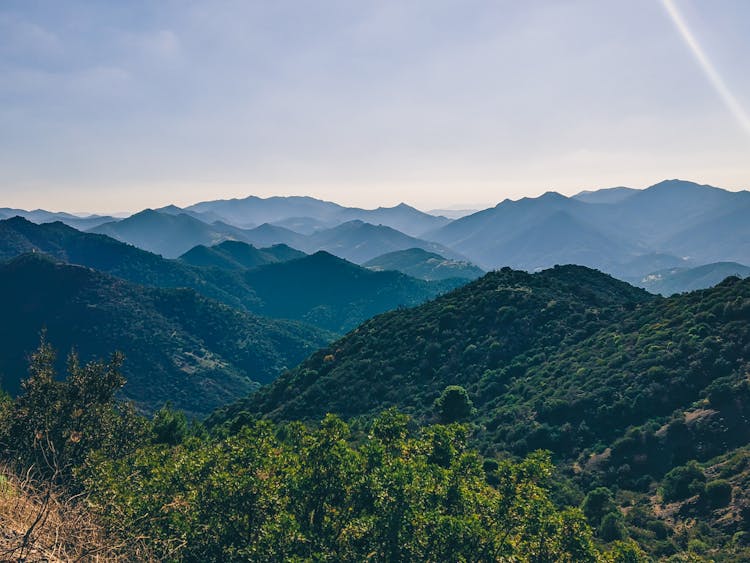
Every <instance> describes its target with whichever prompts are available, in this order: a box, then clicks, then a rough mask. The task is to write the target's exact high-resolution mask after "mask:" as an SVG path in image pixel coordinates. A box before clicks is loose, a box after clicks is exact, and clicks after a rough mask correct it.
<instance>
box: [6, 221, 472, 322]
mask: <svg viewBox="0 0 750 563" xmlns="http://www.w3.org/2000/svg"><path fill="white" fill-rule="evenodd" d="M185 217H187V216H185ZM189 219H191V220H192V218H189ZM402 236H405V235H402ZM29 252H38V253H43V254H47V255H49V256H52V257H54V258H56V259H57V260H61V261H65V262H68V263H71V264H76V265H82V266H87V267H89V268H94V269H96V270H99V271H101V272H104V273H108V274H111V275H113V276H117V277H119V278H122V279H124V280H127V281H130V282H133V283H137V284H142V285H147V286H154V287H160V288H184V287H187V288H191V289H193V290H195V291H196V292H198V293H200V294H202V295H204V296H205V297H209V298H211V299H215V300H217V301H221V302H223V303H225V304H227V305H229V306H232V307H235V308H240V309H243V310H245V311H248V312H250V313H256V314H263V315H267V316H271V317H276V318H286V319H291V320H299V321H302V320H304V321H306V322H313V323H315V324H316V326H318V327H319V328H321V329H324V330H328V331H333V332H339V333H343V332H346V331H348V330H350V329H352V328H354V327H355V326H356V325H357V324H359V323H361V322H362V321H364V320H365V319H367V318H369V317H370V316H372V315H375V314H378V313H382V312H384V311H387V310H390V309H393V308H396V307H399V306H411V305H416V304H419V303H422V302H423V301H426V300H428V299H430V298H432V297H435V296H436V295H439V294H441V293H444V292H445V291H447V290H450V289H453V288H454V287H456V286H457V285H460V284H461V283H463V282H462V281H461V280H459V279H454V280H445V281H424V280H419V279H415V278H412V277H409V276H406V275H404V274H401V273H397V272H373V271H371V270H368V269H366V268H362V267H360V266H357V265H355V264H352V263H349V262H347V261H345V260H342V259H337V258H334V257H333V256H331V255H329V254H327V253H325V252H320V253H318V254H316V255H314V256H307V255H305V254H304V253H302V252H299V251H297V250H294V249H291V248H289V247H287V246H284V245H276V246H272V247H268V248H260V249H258V248H254V247H252V246H250V245H248V244H247V243H243V242H238V241H224V242H222V243H219V244H218V245H216V246H213V247H205V246H198V247H194V248H193V249H191V250H190V251H188V252H187V253H186V254H184V255H183V256H182V257H180V259H177V260H170V259H166V258H163V257H161V256H159V255H156V254H153V253H151V252H147V251H145V250H141V249H139V248H136V247H135V246H132V245H129V244H126V243H123V242H120V241H117V240H115V239H113V238H110V237H108V236H105V235H100V234H92V233H82V232H79V231H77V230H75V229H73V228H71V227H68V226H67V225H64V224H62V223H60V222H56V223H45V224H42V225H37V224H35V223H31V222H30V221H27V220H25V219H22V218H20V217H15V218H11V219H6V220H4V221H0V261H2V260H8V259H12V258H14V257H17V256H19V255H21V254H24V253H29ZM284 261H290V264H289V266H288V267H282V264H281V263H282V262H284ZM292 262H293V263H292ZM292 304H294V305H293V306H292Z"/></svg>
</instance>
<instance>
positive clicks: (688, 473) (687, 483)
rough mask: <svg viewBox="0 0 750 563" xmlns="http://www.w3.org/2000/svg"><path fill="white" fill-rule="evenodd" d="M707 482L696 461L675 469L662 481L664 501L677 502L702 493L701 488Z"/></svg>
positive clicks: (661, 490)
mask: <svg viewBox="0 0 750 563" xmlns="http://www.w3.org/2000/svg"><path fill="white" fill-rule="evenodd" d="M705 481H706V476H705V475H704V474H703V470H702V469H701V468H700V466H699V465H698V463H697V462H696V461H690V462H688V464H687V465H682V466H680V467H675V468H674V469H672V470H671V471H670V472H669V473H667V474H666V475H665V476H664V480H663V481H662V484H661V488H660V492H661V496H662V500H663V501H664V502H675V501H678V500H684V499H686V498H688V497H689V496H691V495H693V494H696V493H700V487H701V485H702V484H703V483H705Z"/></svg>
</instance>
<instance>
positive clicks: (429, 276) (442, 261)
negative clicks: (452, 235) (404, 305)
mask: <svg viewBox="0 0 750 563" xmlns="http://www.w3.org/2000/svg"><path fill="white" fill-rule="evenodd" d="M363 266H364V267H365V268H369V269H370V270H375V271H376V272H380V271H384V270H396V271H398V272H402V273H404V274H406V275H409V276H412V277H415V278H419V279H422V280H447V279H451V278H462V279H468V280H473V279H475V278H478V277H481V276H482V275H484V271H482V269H481V268H478V267H477V266H474V265H473V264H471V263H470V262H462V261H459V260H449V259H447V258H443V257H442V256H440V255H439V254H435V253H434V252H427V251H426V250H424V249H422V248H409V249H407V250H397V251H395V252H389V253H387V254H382V255H381V256H377V257H376V258H373V259H372V260H369V261H367V262H365V263H364V264H363Z"/></svg>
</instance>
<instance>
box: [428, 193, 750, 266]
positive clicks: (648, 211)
mask: <svg viewBox="0 0 750 563" xmlns="http://www.w3.org/2000/svg"><path fill="white" fill-rule="evenodd" d="M749 212H750V192H746V191H745V192H728V191H726V190H722V189H719V188H715V187H712V186H705V185H699V184H695V183H693V182H686V181H681V180H667V181H664V182H660V183H659V184H656V185H654V186H651V187H650V188H647V189H645V190H632V189H629V188H613V189H607V190H599V191H596V192H582V193H581V194H578V195H577V196H574V197H572V198H568V197H565V196H562V195H560V194H557V193H554V192H549V193H546V194H544V195H543V196H540V197H538V198H523V199H521V200H518V201H511V200H506V201H504V202H502V203H500V204H498V205H497V206H496V207H494V208H491V209H486V210H484V211H480V212H478V213H475V214H473V215H469V216H467V217H463V218H461V219H457V220H455V221H453V222H451V223H450V224H448V225H446V226H444V227H441V228H440V229H438V230H436V231H433V232H431V233H427V234H426V235H424V236H425V238H427V239H429V240H435V241H437V242H440V243H441V244H444V245H445V246H448V247H450V248H452V249H454V250H456V251H457V252H460V253H461V254H463V255H464V256H466V257H467V258H468V259H470V260H471V261H473V262H475V263H477V264H478V265H479V266H481V267H483V268H485V269H491V268H497V267H502V266H511V267H516V268H522V269H526V270H536V269H541V268H545V267H550V266H553V265H555V264H564V263H576V264H582V265H587V266H591V267H596V268H599V269H602V270H604V271H606V272H609V273H612V274H614V275H617V276H618V277H622V278H623V279H631V278H634V277H636V278H637V277H639V276H643V275H646V274H647V273H649V272H652V271H654V270H656V269H658V267H657V268H649V267H648V266H650V265H654V262H653V260H654V259H658V260H661V264H663V265H665V266H666V267H670V265H671V266H678V265H680V264H681V265H683V266H691V265H692V266H694V265H699V264H700V263H707V262H717V261H737V262H740V263H743V262H744V263H747V262H750V247H749V246H748V240H750V227H749V226H748V223H750V222H748V221H746V220H743V219H744V218H745V217H747V216H748V213H749ZM669 262H671V263H672V264H668V263H669Z"/></svg>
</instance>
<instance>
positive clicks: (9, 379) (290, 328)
mask: <svg viewBox="0 0 750 563" xmlns="http://www.w3.org/2000/svg"><path fill="white" fill-rule="evenodd" d="M0 309H2V311H3V316H4V322H2V323H0V342H2V346H1V347H0V377H1V378H2V379H0V381H2V387H3V388H4V389H6V390H7V391H10V392H12V393H14V394H15V393H17V392H18V391H19V382H20V380H21V379H22V378H23V377H24V375H25V373H26V358H27V354H29V353H30V352H31V351H33V350H34V348H35V346H36V344H37V343H38V340H39V333H40V331H41V330H42V329H46V331H47V336H48V338H49V340H50V342H53V343H54V344H55V346H57V347H59V348H60V349H63V350H70V349H71V348H73V347H75V348H76V349H77V350H78V353H79V354H80V356H81V358H84V359H91V358H101V357H103V356H104V355H106V354H108V353H109V352H110V351H111V350H121V351H122V352H124V353H125V355H126V357H127V362H126V364H125V366H124V368H123V369H124V373H125V374H126V376H127V377H128V384H127V385H126V386H125V387H124V389H123V391H122V393H123V396H124V397H126V398H129V399H132V400H133V401H135V402H136V404H137V405H138V407H139V408H142V409H146V410H154V409H157V408H159V407H160V406H161V405H162V404H163V403H164V402H165V401H167V400H171V401H172V402H173V403H174V405H175V406H176V407H179V408H181V409H184V410H185V411H187V412H189V413H191V414H195V415H205V414H208V413H209V412H211V410H212V409H213V408H215V407H216V406H219V405H222V404H225V403H226V402H227V401H231V400H234V399H237V398H239V397H241V396H243V395H245V394H247V393H248V392H249V391H251V390H252V389H254V388H255V387H257V385H258V384H259V383H267V382H269V381H271V380H272V379H274V378H275V377H276V376H277V375H278V374H279V373H281V372H282V371H284V370H285V369H288V368H291V367H293V366H294V365H296V364H297V363H298V362H300V361H301V360H302V359H304V358H305V357H306V356H308V355H309V354H310V353H311V352H312V351H314V350H316V349H317V348H319V347H320V346H321V345H323V344H324V343H326V342H328V341H330V339H331V335H330V334H329V333H326V332H324V331H321V330H318V329H315V328H312V327H308V326H303V325H299V324H297V323H292V322H286V321H278V320H271V319H265V318H260V317H256V316H254V315H251V314H249V313H246V312H243V311H241V310H236V309H231V308H229V307H227V306H225V305H222V304H220V303H218V302H215V301H212V300H209V299H206V298H204V297H202V296H200V295H198V294H197V293H195V292H194V291H192V290H188V289H175V290H166V289H156V288H145V287H142V286H137V285H133V284H130V283H127V282H125V281H122V280H119V279H116V278H113V277H111V276H107V275H105V274H101V273H98V272H95V271H93V270H90V269H87V268H82V267H79V266H69V265H65V264H60V263H55V262H53V261H52V260H51V259H50V258H47V257H45V256H44V255H41V254H27V255H24V256H21V257H19V258H16V259H14V260H12V261H10V262H7V263H5V264H2V265H0Z"/></svg>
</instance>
